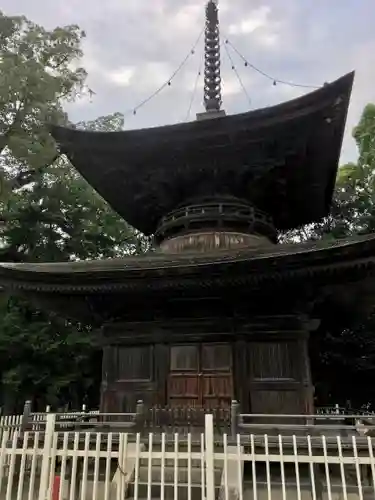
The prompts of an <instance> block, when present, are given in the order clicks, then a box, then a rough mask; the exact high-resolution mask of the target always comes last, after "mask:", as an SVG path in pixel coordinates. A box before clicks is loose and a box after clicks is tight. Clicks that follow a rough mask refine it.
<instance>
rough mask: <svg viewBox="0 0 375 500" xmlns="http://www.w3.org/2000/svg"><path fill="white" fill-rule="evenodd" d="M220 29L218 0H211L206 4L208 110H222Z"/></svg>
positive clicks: (205, 104) (206, 104) (206, 86)
mask: <svg viewBox="0 0 375 500" xmlns="http://www.w3.org/2000/svg"><path fill="white" fill-rule="evenodd" d="M221 102H222V101H221V76H220V30H219V15H218V0H209V1H208V3H207V5H206V29H205V68H204V106H205V108H206V111H220V108H221Z"/></svg>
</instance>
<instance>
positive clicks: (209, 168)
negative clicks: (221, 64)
mask: <svg viewBox="0 0 375 500" xmlns="http://www.w3.org/2000/svg"><path fill="white" fill-rule="evenodd" d="M353 78H354V73H348V74H347V75H345V76H344V77H342V78H340V79H338V80H336V81H335V82H333V83H331V84H327V85H325V86H324V87H322V88H321V89H319V90H316V91H314V92H311V93H309V94H306V95H304V96H302V97H299V98H297V99H294V100H291V101H288V102H285V103H282V104H278V105H276V106H271V107H268V108H263V109H258V110H255V111H249V112H247V113H241V114H237V115H232V116H225V117H222V118H216V119H214V120H203V121H195V122H190V123H182V124H177V125H166V126H162V127H155V128H147V129H140V130H127V131H120V132H94V131H93V132H92V131H82V130H77V129H69V128H64V127H57V126H51V133H52V135H53V137H54V138H55V140H56V142H57V144H58V146H59V148H60V151H61V152H62V153H64V154H66V155H67V156H68V158H69V159H70V160H71V162H72V163H73V165H74V166H75V167H76V168H77V170H78V171H79V172H80V173H81V174H82V175H83V177H85V178H86V180H87V181H88V182H89V183H90V184H91V185H92V186H93V187H94V189H96V191H97V192H98V193H99V194H100V195H101V196H102V197H103V198H104V199H105V200H106V201H107V202H108V203H109V205H110V206H111V207H112V208H113V209H114V210H115V211H116V212H118V213H119V214H120V215H121V217H123V218H124V219H125V220H126V221H127V222H128V223H129V224H131V225H132V226H134V227H136V228H137V229H139V230H140V231H141V232H144V233H145V234H152V233H153V232H154V231H155V229H156V226H157V223H158V221H159V220H160V218H161V217H162V216H163V215H166V213H168V212H170V211H171V210H173V209H174V208H176V206H177V205H178V204H179V203H180V202H181V199H182V198H183V199H185V198H186V193H185V191H188V190H189V189H190V187H189V182H190V183H192V184H193V185H195V186H197V183H196V182H195V176H199V175H201V174H200V173H199V172H201V173H202V172H203V173H202V175H203V177H204V178H207V179H211V177H212V175H213V174H212V172H213V170H214V171H215V175H217V173H218V172H219V174H220V175H219V176H218V177H217V178H218V179H219V180H218V182H219V184H220V186H222V185H223V183H224V184H225V182H224V181H223V182H221V181H220V178H221V176H223V179H224V180H225V179H226V182H228V175H229V174H228V172H227V170H228V169H233V168H234V170H233V171H232V170H231V171H230V173H231V175H232V179H233V175H235V176H242V177H241V178H239V179H236V181H235V182H234V183H235V184H236V189H237V191H241V189H242V190H243V189H245V190H246V189H248V187H247V186H248V185H250V184H249V183H248V182H249V176H250V177H251V176H252V175H254V168H255V167H256V168H258V167H259V166H261V167H262V168H263V167H265V169H266V171H267V169H268V168H269V166H268V163H269V161H270V160H271V163H272V160H273V155H276V158H275V159H274V160H275V162H276V163H277V164H279V165H281V166H283V167H285V168H283V169H281V170H282V172H283V174H282V175H283V176H286V177H288V181H289V182H291V184H292V185H293V186H294V188H295V189H293V192H294V198H295V199H294V198H293V197H292V198H293V199H292V201H290V200H286V202H285V203H286V208H285V210H284V211H283V210H279V211H276V218H277V217H280V220H276V221H275V222H276V223H277V224H276V225H277V227H278V228H279V229H289V228H290V227H296V226H297V225H301V224H306V223H309V222H312V221H314V220H318V219H320V218H322V217H324V216H325V215H326V214H327V212H328V210H329V206H330V202H331V197H332V191H333V187H334V183H335V177H336V171H337V163H338V158H339V155H340V150H341V144H342V137H343V133H344V127H345V121H346V114H347V108H348V104H349V98H350V93H351V88H352V83H353ZM338 101H340V102H338ZM316 114H318V115H319V120H318V123H317V124H315V127H314V132H313V133H312V131H311V130H310V128H311V124H309V117H310V116H315V115H316ZM316 119H317V118H316ZM322 120H323V122H322V123H321V121H322ZM324 120H326V122H327V123H325V122H324ZM330 123H331V125H329V124H330ZM288 127H291V129H290V130H289V135H288ZM275 131H277V133H276V132H275ZM299 131H300V132H301V134H302V135H303V137H302V139H303V140H302V139H301V141H300V143H299V142H298V141H296V137H295V135H296V134H297V135H298V134H299ZM273 135H275V137H276V139H274V138H273ZM279 136H280V137H279ZM270 140H271V143H269V144H268V145H267V147H265V142H267V141H270ZM273 140H275V141H276V142H278V144H276V145H275V144H273V143H272V141H273ZM291 141H292V143H293V148H295V151H293V155H292V158H293V159H292V160H291V162H292V163H291V165H286V166H285V165H283V162H284V160H285V156H286V155H288V154H289V155H290V151H289V150H288V148H289V149H290V148H291V144H290V142H291ZM294 143H295V144H294ZM268 149H269V150H270V151H268ZM284 149H285V151H284ZM239 151H240V152H241V153H240V154H239V153H238V152H239ZM192 152H193V153H192ZM223 152H226V156H230V158H231V159H232V161H231V162H228V161H227V160H225V158H224V157H225V155H223ZM305 155H308V159H309V158H310V161H306V157H305ZM244 158H246V161H245V160H244ZM244 162H245V163H246V165H245V163H244ZM253 162H255V163H256V166H254V165H253ZM230 163H233V164H232V165H230ZM300 164H303V165H300ZM296 166H299V167H302V166H303V167H304V168H295V167H296ZM274 167H275V165H273V168H274ZM202 169H203V170H202ZM288 169H289V170H288ZM279 172H281V171H280V170H279ZM276 175H279V176H280V175H281V174H280V173H277V174H276ZM243 176H246V179H247V183H246V182H242V181H243ZM290 177H291V179H289V178H290ZM229 178H231V176H229ZM192 179H193V180H192ZM238 186H240V187H238ZM244 186H246V187H244ZM298 186H299V187H300V189H299V191H300V194H299V195H298V189H297V188H298ZM302 187H304V188H305V190H307V192H306V193H305V192H302V191H303V189H302ZM232 189H234V188H232ZM296 191H297V194H296ZM288 193H290V190H288ZM239 194H243V193H237V192H236V193H235V196H238V195H239ZM245 194H246V193H245ZM190 196H191V193H190ZM265 196H267V195H265ZM270 196H271V198H272V195H270ZM288 196H289V197H290V194H289V195H288ZM240 197H241V196H240ZM248 197H249V194H248V193H247V194H246V196H245V198H248ZM306 198H310V201H311V200H313V202H311V203H307V204H306ZM259 208H262V207H261V206H260V207H259ZM265 208H267V207H265ZM265 211H267V210H266V209H265ZM283 212H286V213H285V214H284V213H283ZM278 213H280V214H282V215H278ZM272 215H273V214H272Z"/></svg>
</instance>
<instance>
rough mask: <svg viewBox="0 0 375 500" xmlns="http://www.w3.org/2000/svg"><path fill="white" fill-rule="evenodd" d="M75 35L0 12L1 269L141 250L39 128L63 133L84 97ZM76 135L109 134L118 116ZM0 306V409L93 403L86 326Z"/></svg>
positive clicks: (144, 243)
mask: <svg viewBox="0 0 375 500" xmlns="http://www.w3.org/2000/svg"><path fill="white" fill-rule="evenodd" d="M83 36H84V34H83V33H82V32H81V30H80V29H79V28H78V27H77V26H67V27H64V28H56V29H54V30H52V31H47V30H45V29H44V28H42V27H40V26H37V25H35V24H33V23H31V22H30V21H28V20H27V19H25V18H24V17H7V16H4V15H3V14H1V13H0V138H1V141H0V153H1V154H0V180H1V181H2V184H1V187H2V191H1V193H0V194H1V200H0V220H1V221H2V226H1V234H0V236H1V245H0V258H1V259H2V260H10V261H14V260H16V261H43V262H45V261H51V262H52V261H68V260H75V259H98V258H99V259H100V258H108V257H115V256H121V255H126V254H129V253H137V252H142V251H145V250H147V249H148V247H149V241H148V240H147V239H146V238H143V237H142V235H139V234H137V233H136V232H135V231H134V230H133V229H132V228H130V227H129V226H127V225H126V224H125V223H124V222H123V221H122V220H121V219H119V217H118V216H117V215H116V214H115V213H114V212H113V211H112V210H111V209H110V208H109V207H108V206H107V204H106V203H105V202H104V200H103V199H102V198H101V197H100V196H98V194H97V193H96V192H95V191H93V189H92V188H91V187H90V186H89V185H88V184H87V182H86V181H85V180H84V179H82V178H81V177H80V176H79V175H78V173H77V172H76V171H75V170H74V168H73V167H72V166H71V165H70V164H69V162H68V161H67V159H66V158H65V157H61V156H60V155H59V153H58V152H57V150H56V146H55V143H54V141H53V140H52V138H51V136H50V134H49V132H48V128H47V127H46V124H47V123H59V124H67V123H68V119H67V116H66V114H65V112H64V110H63V104H64V101H66V100H70V101H71V100H74V99H75V98H77V97H81V96H82V94H83V93H85V92H87V89H86V88H85V84H84V82H85V77H86V73H85V71H84V70H83V69H82V68H80V66H79V58H80V56H81V54H82V53H81V45H80V44H81V40H82V37H83ZM77 126H79V127H80V128H86V129H89V130H104V131H116V130H120V129H121V128H122V126H123V116H122V115H121V114H119V113H115V114H113V115H110V116H104V117H100V118H98V119H97V120H93V121H91V122H89V123H84V122H82V123H79V124H77ZM0 299H1V300H0V377H1V380H0V381H1V385H0V406H1V404H2V403H3V404H4V405H5V406H6V407H7V409H8V411H15V410H16V407H17V406H18V407H19V405H21V406H22V405H23V402H24V401H25V399H28V398H30V399H34V401H35V403H38V404H39V407H40V408H43V406H44V405H45V404H46V403H49V404H57V403H58V402H59V403H62V402H70V403H72V402H73V404H75V405H77V404H78V403H81V402H82V398H83V397H84V395H85V394H87V393H90V391H91V392H92V393H93V394H94V401H95V403H94V404H97V403H98V401H97V400H95V397H97V394H98V384H99V380H100V375H101V367H100V356H101V355H100V350H98V348H97V346H96V339H97V336H96V335H95V333H94V332H93V331H92V328H91V325H72V324H71V323H69V322H67V321H65V320H63V319H61V318H58V317H57V316H56V315H54V314H51V313H50V314H48V313H46V312H45V311H44V312H43V311H39V310H36V309H35V308H34V307H32V306H31V305H30V304H28V303H27V302H26V301H25V300H23V299H22V298H14V297H10V296H8V295H6V294H5V293H4V292H3V294H2V295H0ZM1 400H2V403H1ZM18 409H19V408H18Z"/></svg>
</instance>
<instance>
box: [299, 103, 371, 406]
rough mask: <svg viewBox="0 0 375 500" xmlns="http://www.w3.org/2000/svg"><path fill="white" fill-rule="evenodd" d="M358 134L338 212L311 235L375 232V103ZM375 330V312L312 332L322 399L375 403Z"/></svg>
mask: <svg viewBox="0 0 375 500" xmlns="http://www.w3.org/2000/svg"><path fill="white" fill-rule="evenodd" d="M353 136H354V138H355V140H356V143H357V147H358V153H359V156H358V161H357V163H349V164H346V165H343V166H342V167H341V168H340V169H339V173H338V178H337V183H336V191H335V199H334V207H333V211H332V216H331V217H329V218H327V220H326V221H324V222H323V223H322V224H316V225H315V226H313V227H311V228H309V231H308V233H307V236H308V237H314V238H321V237H325V238H340V237H347V236H353V235H355V234H367V233H372V232H374V231H375V184H374V183H375V176H374V175H375V105H374V104H369V105H367V106H366V107H365V109H364V111H363V114H362V117H361V119H360V122H359V124H358V126H357V127H356V128H355V129H354V131H353ZM374 301H375V299H374ZM374 331H375V315H372V316H371V317H370V318H367V319H365V320H364V321H363V322H362V323H361V324H360V325H359V326H357V327H356V328H351V329H346V330H344V331H343V330H342V329H341V328H340V327H338V326H337V321H335V318H334V317H332V318H331V321H328V323H325V324H324V325H322V328H321V330H320V331H319V332H317V333H316V334H314V335H313V336H312V339H311V341H312V342H311V351H312V353H311V354H312V363H313V368H314V382H315V384H316V387H317V396H318V401H320V402H321V403H324V404H329V403H333V402H334V403H340V404H345V401H347V400H351V401H352V404H353V405H354V406H355V407H357V408H359V407H360V406H362V405H367V404H368V403H371V404H372V405H373V406H375V391H374V389H373V387H372V386H373V384H372V380H373V376H374V374H375V336H374ZM338 374H339V377H338V376H337V375H338Z"/></svg>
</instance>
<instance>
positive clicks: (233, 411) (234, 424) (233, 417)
mask: <svg viewBox="0 0 375 500" xmlns="http://www.w3.org/2000/svg"><path fill="white" fill-rule="evenodd" d="M239 409H240V405H239V404H238V401H236V400H235V399H234V400H233V401H232V403H231V407H230V429H231V436H232V438H233V439H236V436H237V434H238V415H239Z"/></svg>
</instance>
